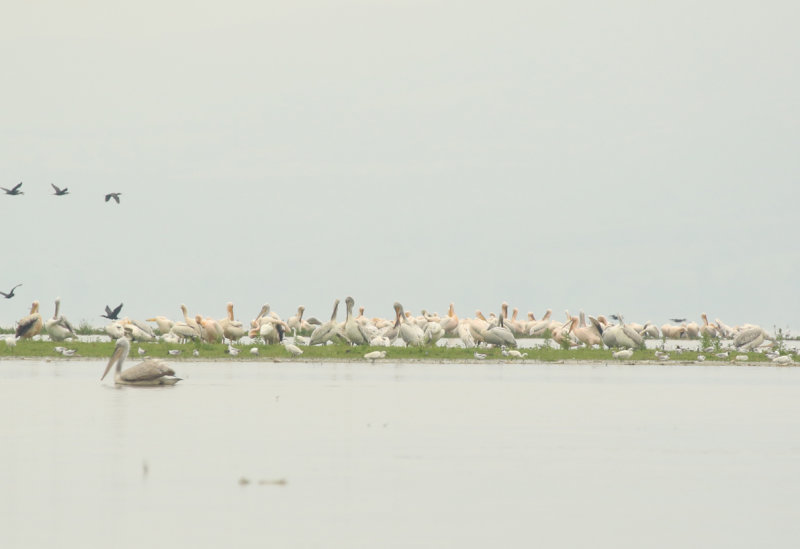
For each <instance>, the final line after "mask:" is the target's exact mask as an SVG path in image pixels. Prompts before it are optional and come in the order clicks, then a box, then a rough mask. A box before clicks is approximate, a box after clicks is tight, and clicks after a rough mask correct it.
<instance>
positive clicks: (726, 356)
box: [714, 351, 728, 358]
mask: <svg viewBox="0 0 800 549" xmlns="http://www.w3.org/2000/svg"><path fill="white" fill-rule="evenodd" d="M714 356H715V357H717V358H728V351H725V352H724V353H717V354H715V355H714Z"/></svg>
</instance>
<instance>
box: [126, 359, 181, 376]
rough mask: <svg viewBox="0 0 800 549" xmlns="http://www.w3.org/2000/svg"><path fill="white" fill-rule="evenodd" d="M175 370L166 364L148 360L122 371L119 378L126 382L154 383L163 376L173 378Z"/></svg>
mask: <svg viewBox="0 0 800 549" xmlns="http://www.w3.org/2000/svg"><path fill="white" fill-rule="evenodd" d="M174 375H175V370H173V369H172V368H170V367H169V365H167V363H166V362H164V361H163V360H158V359H149V360H145V361H144V362H141V363H139V364H137V365H136V366H132V367H130V368H128V369H126V370H123V371H122V373H121V374H120V376H119V378H120V379H121V380H122V381H127V382H137V381H138V382H141V381H155V380H157V379H160V378H162V377H164V376H174Z"/></svg>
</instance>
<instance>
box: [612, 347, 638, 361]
mask: <svg viewBox="0 0 800 549" xmlns="http://www.w3.org/2000/svg"><path fill="white" fill-rule="evenodd" d="M611 356H612V357H614V358H616V359H617V360H628V359H629V358H631V357H632V356H633V349H623V350H622V351H615V352H613V353H611Z"/></svg>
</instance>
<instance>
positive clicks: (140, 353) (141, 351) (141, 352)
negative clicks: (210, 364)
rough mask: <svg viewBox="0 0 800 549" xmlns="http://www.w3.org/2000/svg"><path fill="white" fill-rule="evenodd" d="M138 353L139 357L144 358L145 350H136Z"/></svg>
mask: <svg viewBox="0 0 800 549" xmlns="http://www.w3.org/2000/svg"><path fill="white" fill-rule="evenodd" d="M136 352H137V353H139V356H142V355H143V354H144V353H145V350H144V349H142V348H141V347H139V348H138V349H137V350H136Z"/></svg>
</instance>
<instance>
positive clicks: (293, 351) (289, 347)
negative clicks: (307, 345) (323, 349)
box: [283, 340, 303, 356]
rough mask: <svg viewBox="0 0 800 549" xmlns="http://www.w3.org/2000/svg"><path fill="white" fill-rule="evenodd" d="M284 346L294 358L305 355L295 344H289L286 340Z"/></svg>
mask: <svg viewBox="0 0 800 549" xmlns="http://www.w3.org/2000/svg"><path fill="white" fill-rule="evenodd" d="M283 346H284V347H286V350H287V351H289V352H290V353H291V355H292V356H300V355H302V354H303V349H301V348H300V347H298V346H297V345H295V344H293V343H289V342H287V341H286V340H284V344H283Z"/></svg>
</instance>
